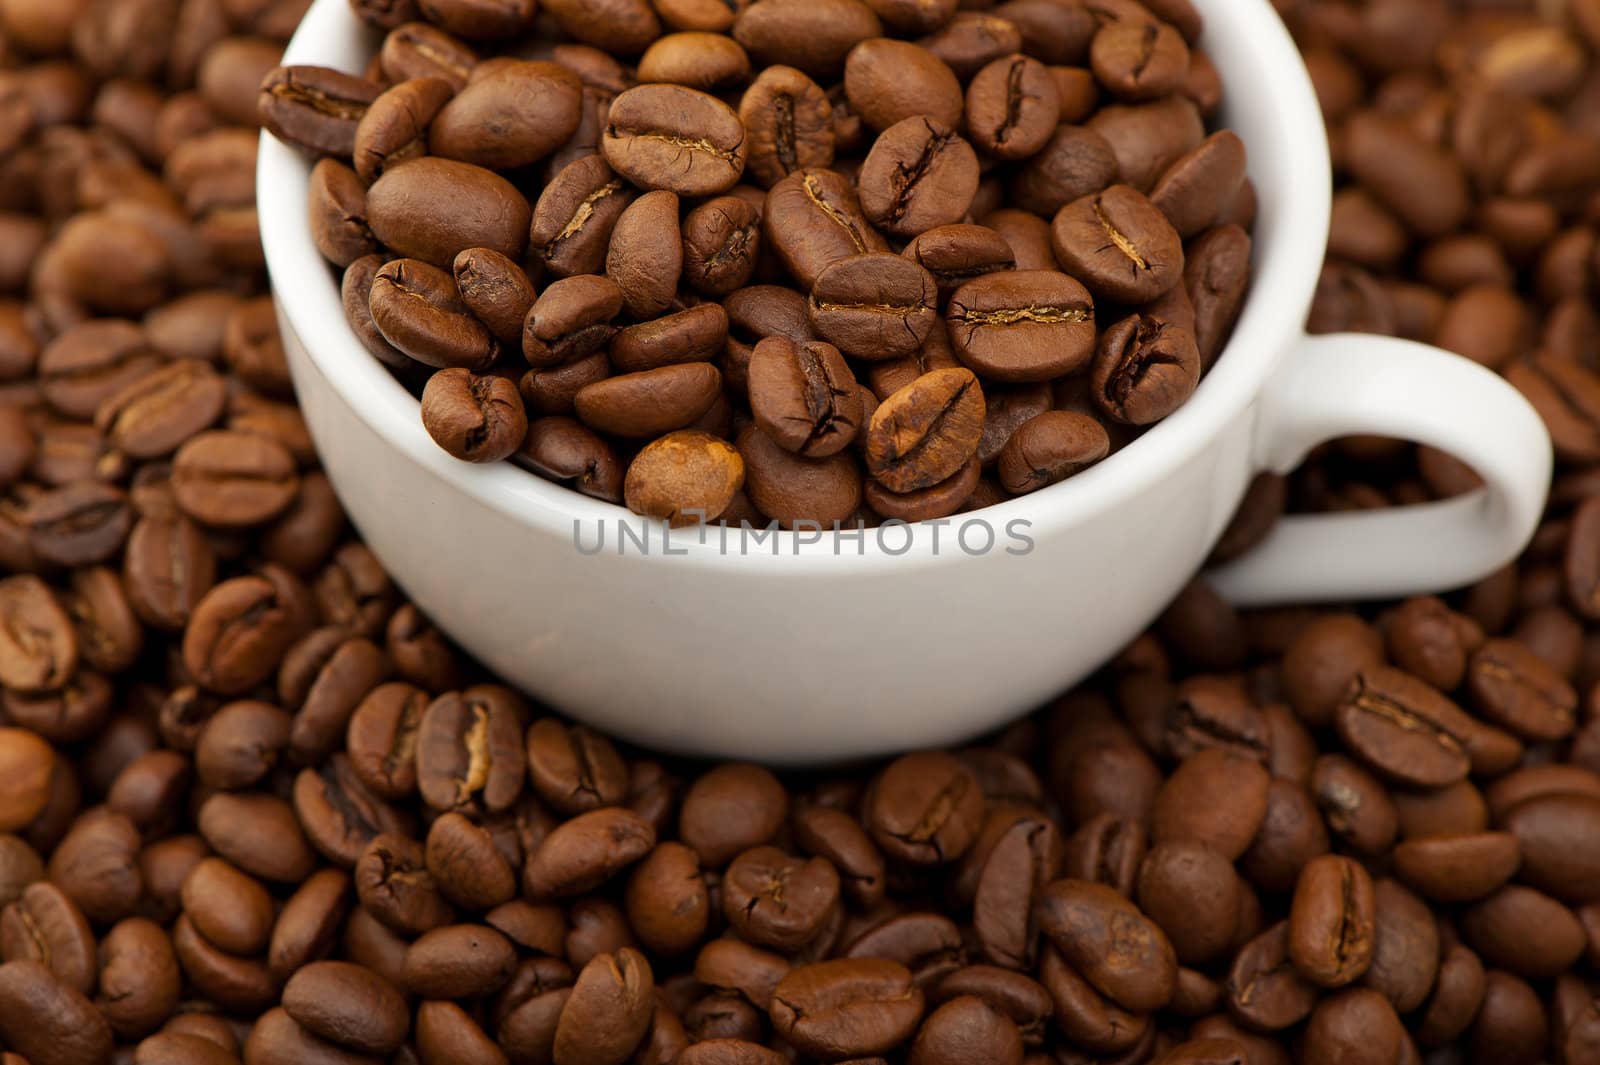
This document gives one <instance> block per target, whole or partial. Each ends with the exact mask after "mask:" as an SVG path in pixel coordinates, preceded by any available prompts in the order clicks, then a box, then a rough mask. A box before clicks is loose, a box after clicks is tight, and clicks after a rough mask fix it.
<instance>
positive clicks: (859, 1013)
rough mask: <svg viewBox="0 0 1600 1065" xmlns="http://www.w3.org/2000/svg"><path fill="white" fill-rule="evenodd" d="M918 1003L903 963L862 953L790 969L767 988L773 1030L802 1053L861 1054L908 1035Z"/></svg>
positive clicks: (917, 992) (918, 1015)
mask: <svg viewBox="0 0 1600 1065" xmlns="http://www.w3.org/2000/svg"><path fill="white" fill-rule="evenodd" d="M922 1007H923V997H922V992H921V991H920V990H918V989H917V987H916V986H915V985H914V984H913V983H912V982H911V973H910V972H909V971H907V969H906V968H905V967H904V966H902V965H898V964H896V963H894V962H890V961H880V960H876V959H867V958H863V959H840V960H835V961H823V962H816V963H813V964H811V965H804V966H801V967H799V968H797V969H795V970H794V971H793V972H791V973H790V974H789V975H788V976H786V977H784V978H783V980H781V981H780V982H779V983H778V986H777V988H776V989H775V990H774V991H773V995H772V1005H771V1007H770V1013H771V1016H772V1024H773V1027H774V1028H775V1029H776V1030H777V1032H778V1034H779V1035H781V1036H782V1037H783V1038H784V1039H785V1040H786V1041H788V1042H789V1043H790V1044H791V1045H793V1046H795V1047H796V1048H798V1049H799V1050H800V1051H801V1052H802V1053H808V1054H815V1055H821V1056H825V1057H840V1056H844V1057H865V1056H870V1055H874V1054H882V1053H884V1052H886V1051H889V1050H892V1049H894V1048H895V1047H897V1046H899V1045H901V1044H902V1043H904V1042H906V1041H907V1040H908V1039H910V1038H911V1035H912V1033H913V1032H914V1031H915V1030H916V1027H917V1022H918V1021H919V1020H920V1019H921V1016H922Z"/></svg>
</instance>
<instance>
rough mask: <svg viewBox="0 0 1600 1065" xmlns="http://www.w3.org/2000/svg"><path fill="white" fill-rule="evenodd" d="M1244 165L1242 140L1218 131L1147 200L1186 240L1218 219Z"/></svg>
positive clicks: (1172, 170) (1176, 166) (1237, 185)
mask: <svg viewBox="0 0 1600 1065" xmlns="http://www.w3.org/2000/svg"><path fill="white" fill-rule="evenodd" d="M1244 168H1245V151H1244V142H1243V141H1241V140H1240V139H1239V137H1238V135H1237V134H1235V133H1234V132H1232V131H1231V130H1219V131H1217V132H1216V133H1213V134H1212V135H1211V136H1209V137H1207V138H1206V139H1205V140H1204V141H1202V142H1201V143H1200V145H1199V146H1198V147H1196V148H1195V149H1193V150H1192V151H1190V152H1189V153H1188V154H1186V155H1184V156H1183V157H1181V158H1180V159H1178V160H1177V161H1176V162H1174V163H1173V164H1172V165H1171V166H1170V167H1168V168H1167V170H1166V172H1165V173H1163V174H1162V175H1161V177H1160V179H1159V180H1158V181H1157V182H1156V184H1155V187H1154V188H1153V189H1151V190H1150V202H1151V203H1153V204H1155V205H1156V207H1158V208H1160V210H1161V212H1162V213H1163V214H1165V215H1166V216H1167V220H1168V221H1169V222H1171V223H1172V228H1173V229H1175V230H1177V231H1178V236H1180V237H1182V238H1184V239H1185V240H1188V239H1189V238H1191V237H1193V236H1195V235H1197V234H1198V233H1200V232H1202V231H1203V230H1205V229H1207V228H1209V227H1210V226H1212V225H1214V224H1215V223H1216V222H1217V221H1218V220H1219V219H1220V218H1221V216H1222V212H1223V210H1224V209H1225V208H1226V207H1227V205H1228V204H1229V203H1230V202H1231V201H1232V200H1233V198H1234V196H1236V195H1237V194H1238V191H1239V188H1240V186H1241V184H1242V183H1243V181H1244ZM1402 239H1404V238H1403V236H1402Z"/></svg>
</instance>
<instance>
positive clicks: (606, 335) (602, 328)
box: [522, 274, 623, 367]
mask: <svg viewBox="0 0 1600 1065" xmlns="http://www.w3.org/2000/svg"><path fill="white" fill-rule="evenodd" d="M622 304H623V293H622V289H621V288H620V287H619V286H618V285H617V283H616V282H615V281H612V280H611V279H610V278H606V277H597V276H592V275H588V274H585V275H581V276H578V277H569V278H563V279H562V280H560V281H557V282H556V283H554V284H553V285H551V286H550V287H548V288H546V289H545V290H544V292H543V293H541V294H540V296H539V298H538V299H537V300H535V301H534V303H533V306H532V307H531V308H530V309H529V310H528V313H527V317H526V319H525V320H524V321H523V325H522V354H523V356H524V357H526V358H527V360H528V363H529V364H530V365H532V366H535V367H548V366H559V365H561V364H562V363H566V362H571V361H573V360H575V359H580V358H582V357H583V356H585V355H588V354H590V353H592V352H595V351H598V350H600V349H601V348H603V347H605V345H606V343H607V342H608V341H610V339H611V337H612V335H613V334H614V333H615V332H616V330H615V329H614V328H613V327H612V325H611V320H612V319H613V318H615V317H616V316H617V315H618V314H620V313H621V311H622Z"/></svg>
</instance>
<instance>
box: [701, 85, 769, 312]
mask: <svg viewBox="0 0 1600 1065" xmlns="http://www.w3.org/2000/svg"><path fill="white" fill-rule="evenodd" d="M747 96H748V94H747ZM760 248H761V216H760V212H758V211H757V210H756V208H755V207H753V206H751V205H750V204H749V203H748V202H747V201H745V200H742V199H740V198H739V197H737V196H718V197H716V198H715V199H712V200H707V201H706V202H705V203H702V204H700V205H699V206H697V207H695V208H694V209H692V210H691V211H690V212H689V213H688V214H687V215H686V216H685V217H684V220H683V244H682V257H683V280H684V282H685V283H686V284H687V285H688V286H689V287H690V288H692V289H694V290H695V291H696V292H698V293H699V294H700V295H702V296H706V297H710V298H713V299H716V298H720V297H722V296H726V295H728V294H729V293H731V292H733V291H734V290H735V289H738V288H740V287H741V286H743V285H745V284H747V283H748V282H749V280H750V277H751V275H752V274H753V273H754V272H755V267H756V259H757V254H758V252H759V251H760Z"/></svg>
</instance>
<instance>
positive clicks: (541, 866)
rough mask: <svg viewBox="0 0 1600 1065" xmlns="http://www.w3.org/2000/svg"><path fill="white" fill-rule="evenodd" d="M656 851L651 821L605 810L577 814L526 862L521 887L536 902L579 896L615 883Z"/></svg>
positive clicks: (619, 811) (612, 808) (610, 809)
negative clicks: (606, 884)
mask: <svg viewBox="0 0 1600 1065" xmlns="http://www.w3.org/2000/svg"><path fill="white" fill-rule="evenodd" d="M654 846H655V831H654V830H653V829H652V828H651V827H650V824H649V822H647V821H645V820H644V819H643V818H641V817H639V815H638V814H635V813H633V812H632V811H630V810H626V809H621V808H618V807H606V808H603V809H599V810H591V811H589V812H588V813H585V814H579V815H578V816H577V817H575V818H573V819H572V820H571V821H568V822H566V823H565V824H563V825H562V826H561V827H559V828H557V829H556V830H555V831H554V832H552V833H551V834H550V835H549V837H548V838H546V840H545V842H544V845H543V846H542V847H540V848H539V849H538V850H537V851H536V852H534V854H533V855H531V856H530V857H529V859H528V864H527V867H526V868H525V869H524V871H523V884H524V886H525V887H526V889H527V891H528V892H529V893H530V894H532V895H533V896H535V897H536V898H557V897H565V896H569V895H579V894H582V893H584V892H586V891H589V890H590V889H592V888H593V887H595V886H597V885H599V884H602V883H604V882H605V881H607V880H609V879H611V877H613V876H615V875H616V874H617V873H618V872H620V871H621V870H622V869H624V868H626V867H627V866H629V865H632V864H633V863H634V862H636V861H638V860H639V859H640V858H642V857H644V856H645V855H646V854H648V853H649V852H650V850H651V848H652V847H654Z"/></svg>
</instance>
